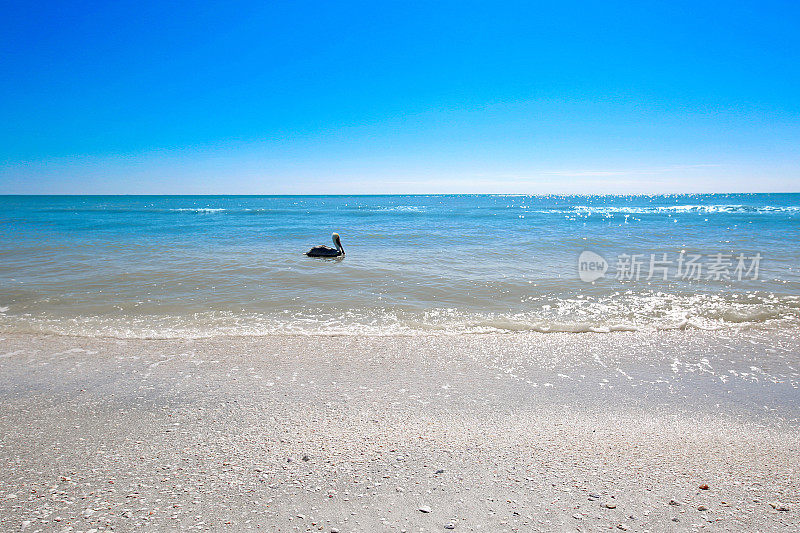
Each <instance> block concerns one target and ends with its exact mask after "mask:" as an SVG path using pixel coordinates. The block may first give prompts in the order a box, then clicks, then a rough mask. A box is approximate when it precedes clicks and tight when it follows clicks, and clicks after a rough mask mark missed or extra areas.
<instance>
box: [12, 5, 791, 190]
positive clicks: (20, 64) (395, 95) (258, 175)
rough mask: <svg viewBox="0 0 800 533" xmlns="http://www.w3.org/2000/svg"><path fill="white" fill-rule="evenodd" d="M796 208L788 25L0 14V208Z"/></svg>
mask: <svg viewBox="0 0 800 533" xmlns="http://www.w3.org/2000/svg"><path fill="white" fill-rule="evenodd" d="M729 191H745V192H748V191H752V192H755V191H800V4H798V3H797V2H771V1H753V2H744V1H734V2H717V1H714V2H701V1H691V2H682V1H674V0H673V1H666V2H646V1H642V2H630V1H626V2H615V1H609V0H604V1H598V2H565V1H560V2H547V3H543V2H496V1H493V2H488V1H487V2H469V1H464V0H461V1H457V2H412V1H403V2H379V1H371V2H347V1H336V2H303V1H287V2H263V1H262V2H236V1H226V2H223V1H219V2H202V1H201V2H165V1H159V2H151V1H149V0H137V1H135V2H132V1H126V0H122V1H115V2H107V1H103V2H94V1H82V2H48V1H43V2H30V1H27V0H26V1H19V2H17V1H11V2H8V1H6V2H2V3H1V4H0V193H44V194H50V193H53V194H55V193H99V194H114V193H120V194H145V193H152V194H195V193H196V194H205V193H219V194H226V193H227V194H285V193H343V194H346V193H443V192H453V193H467V192H498V193H640V192H644V193H658V192H729Z"/></svg>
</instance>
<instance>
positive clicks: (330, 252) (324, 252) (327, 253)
mask: <svg viewBox="0 0 800 533" xmlns="http://www.w3.org/2000/svg"><path fill="white" fill-rule="evenodd" d="M332 238H333V244H334V246H336V248H331V247H330V246H325V245H324V244H320V245H319V246H315V247H313V248H312V249H310V250H309V251H307V252H306V255H307V256H308V257H341V256H343V255H344V248H343V247H342V241H341V240H340V239H339V234H338V233H334V234H333V235H332Z"/></svg>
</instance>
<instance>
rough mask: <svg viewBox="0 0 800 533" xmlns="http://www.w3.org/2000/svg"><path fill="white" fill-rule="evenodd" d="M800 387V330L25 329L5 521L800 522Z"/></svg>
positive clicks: (637, 526) (5, 413) (273, 526)
mask: <svg viewBox="0 0 800 533" xmlns="http://www.w3.org/2000/svg"><path fill="white" fill-rule="evenodd" d="M799 384H800V341H799V340H797V339H796V338H794V332H791V331H784V332H782V333H781V332H750V333H736V332H728V333H714V332H702V331H694V332H692V331H674V332H664V333H655V334H641V333H616V334H610V335H609V334H605V335H604V334H512V335H467V336H455V337H446V336H431V337H333V338H320V337H302V336H275V337H264V338H216V339H199V340H117V339H91V338H78V337H48V336H9V335H6V336H4V338H3V339H2V341H0V402H2V409H1V410H0V464H2V470H1V471H0V529H1V530H3V531H16V530H25V531H37V530H46V531H49V530H58V531H62V530H65V529H69V528H71V530H74V531H90V530H104V529H114V530H116V531H165V530H173V529H181V530H223V531H226V530H227V531H239V530H248V529H261V530H263V531H328V532H330V531H337V530H338V531H340V532H345V531H364V532H375V531H408V532H418V531H429V532H430V531H446V530H448V529H446V528H449V527H450V526H452V528H453V529H454V531H486V532H501V531H576V530H577V531H597V530H608V529H612V530H616V531H620V530H628V531H693V530H709V531H786V530H793V529H798V527H800V518H799V516H800V496H799V494H800V480H798V473H800V429H799V426H798V424H799V421H800V392H799V389H798V386H799ZM701 486H702V487H706V486H707V487H708V488H707V489H706V488H701Z"/></svg>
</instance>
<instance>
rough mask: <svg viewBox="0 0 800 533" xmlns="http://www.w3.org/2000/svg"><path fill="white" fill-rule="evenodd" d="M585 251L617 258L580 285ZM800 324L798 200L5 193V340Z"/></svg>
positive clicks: (1, 270) (1, 312)
mask: <svg viewBox="0 0 800 533" xmlns="http://www.w3.org/2000/svg"><path fill="white" fill-rule="evenodd" d="M334 231H337V232H339V233H340V234H341V237H342V244H343V245H344V247H345V249H346V252H347V254H346V256H345V258H344V259H341V260H320V259H311V258H308V257H305V256H304V255H302V253H303V252H304V251H305V250H307V249H308V248H310V247H311V246H313V245H317V244H327V245H330V246H332V244H331V242H330V235H331V233H332V232H334ZM585 250H590V251H592V252H593V253H596V254H599V255H600V256H601V257H603V258H604V259H605V260H606V261H607V263H608V271H607V272H606V274H605V276H604V277H601V278H599V279H597V280H595V281H594V282H593V283H587V282H584V281H582V280H581V279H580V277H579V271H578V257H579V255H580V254H581V252H583V251H585ZM681 252H683V253H684V258H688V257H689V256H691V255H695V254H696V255H700V256H701V257H700V259H699V260H698V261H696V262H699V263H701V264H702V265H703V269H702V270H701V272H700V274H701V275H700V276H699V279H694V278H690V279H682V278H681V277H680V276H679V275H677V273H676V272H677V262H678V259H679V257H680V254H681ZM621 254H629V255H635V254H638V255H639V256H640V257H639V259H640V260H641V265H640V268H641V271H640V276H639V279H628V278H630V277H632V276H624V275H623V276H621V277H622V278H624V279H618V275H619V274H620V273H621V272H623V273H624V271H625V268H618V267H624V265H621V264H620V259H619V256H620V255H621ZM651 254H655V256H656V258H657V259H659V260H660V259H664V258H666V260H667V261H672V263H671V265H670V266H669V267H668V268H667V278H668V279H667V280H664V279H662V278H663V275H664V272H663V270H657V273H656V274H657V275H655V276H651V278H650V279H647V277H648V269H649V267H650V259H651ZM663 254H667V255H666V256H664V255H663ZM716 254H723V259H725V258H726V257H729V259H730V263H731V264H730V266H729V268H727V277H728V278H730V279H725V276H721V277H720V279H716V277H717V276H713V275H710V271H709V270H708V267H709V265H710V264H711V263H712V262H713V257H714V256H715V255H716ZM756 254H760V259H759V260H758V267H759V270H758V274H757V279H752V278H753V277H754V276H753V274H754V272H753V271H752V270H751V271H750V272H749V274H748V275H746V276H739V275H738V273H737V272H736V266H737V257H739V255H742V256H743V259H744V261H745V266H748V267H750V266H752V263H753V260H752V258H753V257H755V256H756ZM623 263H624V260H623ZM718 270H719V269H718ZM723 270H724V269H723ZM741 273H742V274H744V273H745V272H744V271H742V272H741ZM739 277H743V279H741V280H740V279H738V278H739ZM709 278H710V279H709ZM799 323H800V195H798V194H749V195H740V194H722V195H681V196H488V195H484V196H473V195H464V196H459V195H456V196H278V197H269V196H263V197H261V196H258V197H256V196H245V197H240V196H223V197H218V196H213V197H212V196H153V197H147V196H121V197H114V196H66V197H64V196H62V197H47V196H5V197H0V331H3V332H44V333H57V334H76V335H90V336H94V335H108V336H119V337H183V336H190V337H202V336H210V335H219V334H236V335H269V334H275V333H303V334H318V333H325V334H329V333H339V334H391V333H401V334H402V333H407V334H420V333H422V334H430V333H480V332H488V331H530V330H533V331H616V330H652V329H664V328H704V329H709V328H710V329H713V328H741V327H762V328H764V327H766V328H769V327H780V328H783V327H796V326H797V325H798V324H799Z"/></svg>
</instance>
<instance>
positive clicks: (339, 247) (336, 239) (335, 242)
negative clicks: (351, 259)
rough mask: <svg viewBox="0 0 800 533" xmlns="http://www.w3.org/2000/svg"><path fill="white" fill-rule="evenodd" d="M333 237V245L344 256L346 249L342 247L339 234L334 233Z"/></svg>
mask: <svg viewBox="0 0 800 533" xmlns="http://www.w3.org/2000/svg"><path fill="white" fill-rule="evenodd" d="M331 237H332V238H333V245H334V246H336V249H337V250H339V251H340V252H342V254H344V248H343V247H342V241H341V239H339V234H338V233H334V234H333V235H331Z"/></svg>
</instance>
